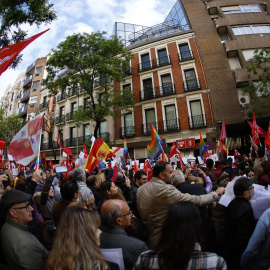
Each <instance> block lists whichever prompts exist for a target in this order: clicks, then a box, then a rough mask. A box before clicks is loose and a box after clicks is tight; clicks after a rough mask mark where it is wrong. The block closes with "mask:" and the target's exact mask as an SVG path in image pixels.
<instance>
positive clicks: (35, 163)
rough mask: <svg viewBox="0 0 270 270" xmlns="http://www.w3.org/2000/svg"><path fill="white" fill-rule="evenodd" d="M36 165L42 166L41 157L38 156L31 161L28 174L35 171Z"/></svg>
mask: <svg viewBox="0 0 270 270" xmlns="http://www.w3.org/2000/svg"><path fill="white" fill-rule="evenodd" d="M38 164H39V165H42V160H41V156H40V155H39V156H38V157H36V158H35V159H34V160H33V162H32V164H31V167H30V172H33V171H34V170H36V169H35V167H36V166H37V165H38Z"/></svg>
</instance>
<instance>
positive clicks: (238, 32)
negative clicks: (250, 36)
mask: <svg viewBox="0 0 270 270" xmlns="http://www.w3.org/2000/svg"><path fill="white" fill-rule="evenodd" d="M232 30H233V33H234V34H235V35H236V36H238V35H241V33H240V31H239V29H238V27H233V28H232Z"/></svg>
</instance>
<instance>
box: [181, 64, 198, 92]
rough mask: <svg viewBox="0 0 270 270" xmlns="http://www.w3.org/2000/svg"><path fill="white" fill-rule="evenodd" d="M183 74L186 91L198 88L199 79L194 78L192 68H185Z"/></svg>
mask: <svg viewBox="0 0 270 270" xmlns="http://www.w3.org/2000/svg"><path fill="white" fill-rule="evenodd" d="M184 74H185V78H186V81H185V82H184V86H185V90H186V91H190V90H198V89H200V85H199V80H198V79H197V78H196V74H195V70H194V69H188V70H185V71H184Z"/></svg>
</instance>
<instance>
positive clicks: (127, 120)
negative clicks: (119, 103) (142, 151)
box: [124, 113, 134, 137]
mask: <svg viewBox="0 0 270 270" xmlns="http://www.w3.org/2000/svg"><path fill="white" fill-rule="evenodd" d="M124 127H125V132H124V136H125V137H132V136H133V135H134V132H133V131H134V129H133V117H132V113H128V114H126V115H125V116H124Z"/></svg>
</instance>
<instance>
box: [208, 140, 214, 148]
mask: <svg viewBox="0 0 270 270" xmlns="http://www.w3.org/2000/svg"><path fill="white" fill-rule="evenodd" d="M206 148H207V150H213V149H214V142H212V141H207V142H206Z"/></svg>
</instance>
